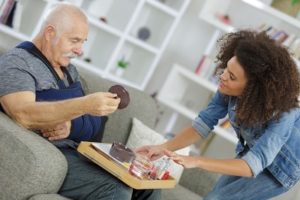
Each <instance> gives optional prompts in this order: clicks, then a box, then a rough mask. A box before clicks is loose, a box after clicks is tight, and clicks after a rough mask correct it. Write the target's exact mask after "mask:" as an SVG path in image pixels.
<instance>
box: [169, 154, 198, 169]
mask: <svg viewBox="0 0 300 200" xmlns="http://www.w3.org/2000/svg"><path fill="white" fill-rule="evenodd" d="M164 153H165V155H166V156H168V157H170V159H172V160H173V161H174V162H175V163H177V164H179V165H182V166H183V167H184V168H196V167H199V166H198V161H199V158H198V157H194V156H182V155H179V154H177V153H174V152H172V151H168V150H165V152H164Z"/></svg>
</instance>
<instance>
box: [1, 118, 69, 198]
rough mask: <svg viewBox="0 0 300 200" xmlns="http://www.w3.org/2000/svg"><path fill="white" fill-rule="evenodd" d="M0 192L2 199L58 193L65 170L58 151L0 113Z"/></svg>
mask: <svg viewBox="0 0 300 200" xmlns="http://www.w3.org/2000/svg"><path fill="white" fill-rule="evenodd" d="M0 152H1V156H0V180H1V181H0V194H1V197H2V198H3V199H28V198H30V197H31V196H33V195H35V194H46V193H57V191H58V190H59V188H60V187H61V185H62V183H63V180H64V178H65V175H66V172H67V162H66V160H65V157H64V156H63V155H62V154H61V152H60V151H59V150H58V149H57V148H56V147H55V146H53V145H52V144H51V143H49V142H48V141H47V140H45V139H43V138H42V137H40V136H38V135H37V134H35V133H34V132H31V131H28V130H26V129H24V128H22V127H20V126H18V125H17V124H16V123H15V122H13V121H12V120H11V119H10V118H8V117H7V116H6V115H5V114H3V113H2V112H0Z"/></svg>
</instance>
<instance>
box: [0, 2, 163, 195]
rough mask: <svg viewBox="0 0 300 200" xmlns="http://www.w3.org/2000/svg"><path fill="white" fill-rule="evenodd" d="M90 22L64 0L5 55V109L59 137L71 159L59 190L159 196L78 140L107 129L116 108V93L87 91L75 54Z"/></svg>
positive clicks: (0, 96)
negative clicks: (112, 169)
mask: <svg viewBox="0 0 300 200" xmlns="http://www.w3.org/2000/svg"><path fill="white" fill-rule="evenodd" d="M87 35H88V23H87V18H86V16H85V15H84V13H83V12H82V11H81V10H80V9H79V8H77V7H76V6H73V5H70V4H64V3H59V4H57V5H56V6H55V7H53V8H52V9H51V11H50V12H49V13H48V15H47V16H46V18H45V20H44V22H43V25H42V27H41V29H40V32H39V33H38V34H37V35H36V37H35V38H34V39H33V41H32V42H23V43H21V44H20V45H18V46H17V47H16V48H14V49H12V50H11V51H9V52H7V53H6V54H5V55H3V56H2V57H1V59H0V65H1V68H0V85H2V86H5V87H1V88H0V102H1V109H2V111H4V112H5V113H6V114H7V115H9V116H10V117H11V118H12V119H13V120H15V121H16V122H17V123H19V124H20V125H22V126H24V127H26V128H28V129H31V130H35V131H36V132H37V133H38V134H41V135H42V136H43V137H44V138H46V139H48V140H49V141H51V142H53V143H54V144H55V145H56V146H57V147H58V148H59V149H60V151H61V152H62V153H63V154H64V155H65V157H66V159H67V161H68V166H69V167H68V173H67V176H66V178H65V181H64V183H63V185H62V187H61V189H60V191H59V193H60V194H61V195H63V196H66V197H69V198H72V199H91V200H96V199H122V200H126V199H159V197H160V194H159V191H153V190H141V191H136V190H132V189H131V188H129V187H127V186H126V185H124V184H123V183H122V182H120V181H119V180H117V179H116V178H114V177H113V176H111V175H110V174H108V173H107V172H106V171H104V170H102V169H101V168H100V167H98V166H96V165H94V164H93V163H91V162H90V161H88V160H86V159H84V158H82V157H80V156H79V155H78V153H77V151H76V144H77V143H76V142H80V141H82V140H91V139H93V138H94V137H95V136H96V135H97V133H98V132H99V131H100V130H101V116H104V115H107V114H110V113H112V112H114V111H115V110H116V109H117V107H118V105H119V103H120V99H119V98H115V97H116V94H112V93H108V92H97V93H94V94H90V95H86V96H84V94H83V90H82V87H81V84H80V80H79V75H78V72H77V71H76V68H75V67H74V66H73V65H72V64H70V59H71V58H73V57H77V56H79V55H81V54H82V49H81V48H82V44H83V43H84V42H85V41H86V40H87Z"/></svg>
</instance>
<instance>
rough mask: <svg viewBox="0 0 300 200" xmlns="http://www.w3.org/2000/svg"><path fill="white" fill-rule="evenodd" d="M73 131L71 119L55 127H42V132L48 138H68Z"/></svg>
mask: <svg viewBox="0 0 300 200" xmlns="http://www.w3.org/2000/svg"><path fill="white" fill-rule="evenodd" d="M70 131H71V121H68V122H65V123H62V124H59V125H57V126H55V127H53V128H47V129H42V130H41V133H42V135H43V137H46V138H48V140H50V141H51V140H60V139H64V138H67V137H68V136H69V135H70Z"/></svg>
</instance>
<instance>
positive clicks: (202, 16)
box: [199, 12, 236, 33]
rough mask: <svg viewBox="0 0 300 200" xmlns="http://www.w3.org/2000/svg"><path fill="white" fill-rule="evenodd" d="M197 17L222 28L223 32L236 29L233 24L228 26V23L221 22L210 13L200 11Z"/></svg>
mask: <svg viewBox="0 0 300 200" xmlns="http://www.w3.org/2000/svg"><path fill="white" fill-rule="evenodd" d="M199 18H200V19H202V20H204V21H205V22H207V23H209V24H211V25H213V26H215V27H217V28H218V29H220V30H222V31H223V32H225V33H230V32H234V31H235V30H236V29H235V28H234V27H233V26H230V25H228V24H224V23H223V22H221V21H219V20H217V18H216V17H213V16H212V15H210V16H207V15H206V14H205V13H202V12H201V13H200V14H199Z"/></svg>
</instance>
